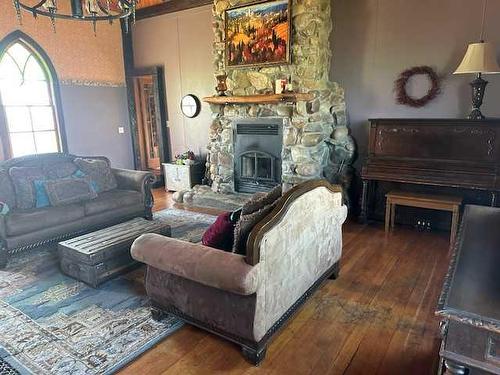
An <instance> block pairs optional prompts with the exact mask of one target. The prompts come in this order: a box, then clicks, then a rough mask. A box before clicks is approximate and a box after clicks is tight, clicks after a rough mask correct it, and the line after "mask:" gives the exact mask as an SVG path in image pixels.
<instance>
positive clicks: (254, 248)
mask: <svg viewBox="0 0 500 375" xmlns="http://www.w3.org/2000/svg"><path fill="white" fill-rule="evenodd" d="M318 187H325V188H327V189H328V190H330V191H331V192H332V193H342V187H340V186H339V185H332V184H330V183H329V182H328V181H327V180H323V179H317V180H311V181H307V182H304V183H302V184H300V185H297V186H294V187H293V188H292V189H290V190H289V191H287V192H286V193H285V194H284V195H283V196H282V197H281V198H280V200H279V202H278V204H277V206H276V207H275V208H274V209H273V210H272V211H271V212H270V213H269V215H267V216H266V217H265V218H264V219H262V220H261V221H260V222H259V223H258V224H257V225H256V226H255V227H254V228H253V229H252V231H251V232H250V235H249V236H248V240H247V244H246V262H247V263H248V264H249V265H251V266H255V265H256V264H258V263H259V261H260V243H261V241H262V239H263V238H264V235H265V234H266V233H267V232H268V231H269V230H271V228H273V227H274V225H275V224H276V223H278V222H279V221H280V220H281V219H282V218H283V217H284V216H285V215H286V213H287V212H288V209H289V208H290V206H291V205H292V203H293V202H294V201H295V200H296V199H297V198H299V197H300V196H301V195H304V194H305V193H307V192H309V191H311V190H314V189H316V188H318Z"/></svg>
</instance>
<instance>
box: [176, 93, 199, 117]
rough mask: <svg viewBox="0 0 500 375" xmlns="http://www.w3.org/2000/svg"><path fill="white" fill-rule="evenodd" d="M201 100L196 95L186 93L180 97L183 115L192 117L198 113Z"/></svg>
mask: <svg viewBox="0 0 500 375" xmlns="http://www.w3.org/2000/svg"><path fill="white" fill-rule="evenodd" d="M200 110H201V102H200V99H198V97H197V96H195V95H192V94H188V95H186V96H184V97H183V98H182V99H181V111H182V113H183V115H184V116H186V117H189V118H193V117H196V116H198V115H199V113H200Z"/></svg>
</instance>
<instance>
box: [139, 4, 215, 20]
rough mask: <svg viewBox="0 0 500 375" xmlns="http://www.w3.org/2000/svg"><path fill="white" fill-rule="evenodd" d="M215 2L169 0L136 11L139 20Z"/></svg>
mask: <svg viewBox="0 0 500 375" xmlns="http://www.w3.org/2000/svg"><path fill="white" fill-rule="evenodd" d="M210 4H213V0H169V1H166V2H164V3H162V4H158V5H153V6H151V7H147V8H141V9H138V10H137V11H136V14H135V17H136V19H137V20H142V19H145V18H150V17H156V16H161V15H162V14H167V13H174V12H180V11H181V10H187V9H192V8H198V7H202V6H205V5H210Z"/></svg>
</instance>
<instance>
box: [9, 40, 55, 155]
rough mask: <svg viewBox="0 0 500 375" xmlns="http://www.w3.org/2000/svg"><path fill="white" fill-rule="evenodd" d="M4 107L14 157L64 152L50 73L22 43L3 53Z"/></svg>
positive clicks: (40, 60) (40, 59)
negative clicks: (62, 150)
mask: <svg viewBox="0 0 500 375" xmlns="http://www.w3.org/2000/svg"><path fill="white" fill-rule="evenodd" d="M0 105H1V106H2V109H3V114H4V119H5V123H6V124H5V128H6V129H5V130H6V132H7V137H8V143H9V146H10V150H7V151H10V152H9V154H10V155H9V156H10V157H18V156H23V155H29V154H41V153H47V152H59V151H61V149H62V147H61V138H60V132H59V129H58V119H57V111H56V108H55V105H54V96H53V88H52V77H51V76H50V71H49V69H47V67H46V63H45V62H44V61H43V60H42V58H41V57H40V56H39V55H38V54H37V53H36V52H35V51H34V50H33V49H31V48H30V46H29V45H27V44H26V43H24V42H23V41H21V40H17V41H14V42H13V43H11V44H10V45H9V46H8V47H7V48H5V49H4V51H3V52H0Z"/></svg>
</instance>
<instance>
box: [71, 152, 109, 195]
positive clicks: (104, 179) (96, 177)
mask: <svg viewBox="0 0 500 375" xmlns="http://www.w3.org/2000/svg"><path fill="white" fill-rule="evenodd" d="M74 163H75V164H76V166H77V167H78V168H79V169H80V170H81V171H82V172H83V173H84V174H85V175H86V176H89V177H90V178H91V179H92V181H95V183H96V185H97V193H101V192H104V191H108V190H113V189H116V188H117V187H118V184H117V182H116V178H115V176H114V174H113V172H112V171H111V168H110V167H109V165H108V163H107V162H106V161H105V160H98V159H82V158H76V159H75V160H74Z"/></svg>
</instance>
